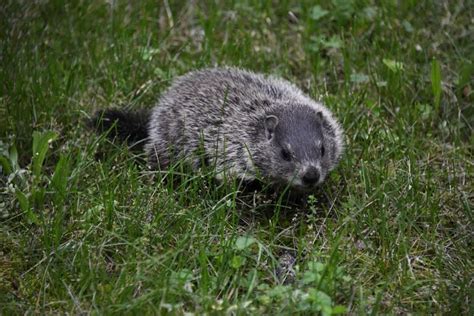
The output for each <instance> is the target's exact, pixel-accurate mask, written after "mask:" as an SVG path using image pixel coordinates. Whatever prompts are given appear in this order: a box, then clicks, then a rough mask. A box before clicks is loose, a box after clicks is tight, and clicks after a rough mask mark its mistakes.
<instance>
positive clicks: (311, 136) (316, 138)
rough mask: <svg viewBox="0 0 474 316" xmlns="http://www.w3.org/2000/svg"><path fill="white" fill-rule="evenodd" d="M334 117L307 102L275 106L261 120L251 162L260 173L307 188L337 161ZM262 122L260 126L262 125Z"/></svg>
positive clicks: (322, 177)
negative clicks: (305, 103)
mask: <svg viewBox="0 0 474 316" xmlns="http://www.w3.org/2000/svg"><path fill="white" fill-rule="evenodd" d="M334 124H335V123H334V120H332V119H331V118H329V117H325V114H323V113H322V112H321V111H317V110H316V109H314V108H313V107H310V106H307V105H299V104H296V105H292V106H288V105H287V106H284V107H279V108H277V109H276V110H273V111H269V113H266V114H265V117H264V118H263V119H262V120H261V129H260V131H262V127H263V131H264V134H265V138H263V137H260V139H261V141H260V144H259V146H258V147H259V152H258V153H254V157H255V158H256V159H255V164H256V165H257V167H259V170H260V171H261V174H262V176H264V177H267V178H270V179H271V180H272V181H274V182H279V183H282V184H290V186H291V187H293V188H297V189H299V190H302V191H310V190H312V189H314V187H316V186H317V185H319V184H321V183H322V182H323V181H324V180H325V178H326V177H327V175H328V172H329V171H330V170H332V169H333V168H334V167H335V165H336V164H337V162H338V160H339V156H340V152H341V144H340V138H338V137H339V135H337V134H336V133H337V132H338V131H336V129H337V128H338V127H337V126H334ZM262 125H263V126H262Z"/></svg>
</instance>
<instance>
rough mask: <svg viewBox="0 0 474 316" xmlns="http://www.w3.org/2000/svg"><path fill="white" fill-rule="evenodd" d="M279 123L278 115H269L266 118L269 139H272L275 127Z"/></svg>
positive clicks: (266, 130) (266, 131)
mask: <svg viewBox="0 0 474 316" xmlns="http://www.w3.org/2000/svg"><path fill="white" fill-rule="evenodd" d="M277 125H278V117H276V116H275V115H268V116H267V117H266V118H265V134H266V136H267V139H269V140H270V139H272V137H273V133H274V132H275V128H276V127H277Z"/></svg>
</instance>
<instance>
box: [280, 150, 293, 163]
mask: <svg viewBox="0 0 474 316" xmlns="http://www.w3.org/2000/svg"><path fill="white" fill-rule="evenodd" d="M281 157H282V158H283V160H286V161H291V153H290V151H289V150H288V149H285V148H283V149H282V150H281Z"/></svg>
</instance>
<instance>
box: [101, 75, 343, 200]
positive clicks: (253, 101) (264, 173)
mask: <svg viewBox="0 0 474 316" xmlns="http://www.w3.org/2000/svg"><path fill="white" fill-rule="evenodd" d="M92 122H93V124H94V126H96V127H98V128H99V129H100V130H101V131H104V130H109V131H110V135H109V136H117V137H119V138H122V139H127V140H128V141H129V142H132V143H136V142H140V141H143V142H144V149H145V151H146V153H147V157H148V163H149V166H150V167H151V168H153V169H160V170H166V168H168V167H169V166H170V164H173V163H175V162H177V161H183V162H184V163H186V164H188V165H189V166H191V167H192V168H193V169H194V170H197V169H199V168H201V167H202V166H203V164H204V165H207V166H211V167H213V168H215V175H216V178H217V179H219V180H224V179H230V178H234V179H235V178H237V179H240V180H243V181H253V180H256V179H258V180H260V181H263V182H264V183H268V184H270V185H275V186H279V187H281V186H287V187H289V188H292V189H296V190H297V191H304V192H308V191H311V190H313V189H314V188H315V187H316V186H317V185H320V184H321V183H322V182H323V181H324V180H325V179H326V177H327V175H328V173H329V171H331V170H332V169H333V168H334V167H335V166H336V165H337V163H338V161H339V159H340V157H341V154H342V152H343V141H342V136H343V131H342V128H341V126H340V124H339V123H338V122H337V121H336V120H335V118H334V116H333V114H332V113H331V112H330V111H329V110H328V109H327V108H326V107H325V106H323V105H322V104H321V103H319V102H315V101H313V100H312V99H311V98H309V97H308V96H306V95H305V94H304V93H303V92H302V91H301V90H300V89H298V88H297V87H296V86H295V85H293V84H291V83H290V82H288V81H286V80H283V79H280V78H276V77H272V76H266V75H263V74H257V73H253V72H250V71H246V70H241V69H236V68H211V69H203V70H197V71H192V72H190V73H188V74H185V75H183V76H181V77H178V78H176V79H175V80H174V81H173V83H172V85H171V87H169V88H168V89H167V90H166V91H165V92H164V93H163V95H162V96H161V97H160V99H159V100H158V103H157V105H156V106H155V107H154V108H152V109H151V110H149V111H146V110H143V111H138V112H132V111H125V110H120V109H106V110H101V111H98V112H97V113H96V115H95V116H94V118H93V119H92Z"/></svg>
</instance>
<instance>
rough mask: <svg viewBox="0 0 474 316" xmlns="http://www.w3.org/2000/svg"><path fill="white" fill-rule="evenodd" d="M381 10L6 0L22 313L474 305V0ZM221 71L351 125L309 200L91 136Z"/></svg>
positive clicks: (354, 1) (14, 263) (4, 250)
mask: <svg viewBox="0 0 474 316" xmlns="http://www.w3.org/2000/svg"><path fill="white" fill-rule="evenodd" d="M376 3H378V2H375V1H370V0H350V1H339V0H332V1H330V2H320V3H319V5H318V4H317V3H314V2H313V1H295V2H293V1H279V2H270V1H267V2H263V1H262V2H260V1H225V2H224V1H217V2H214V1H203V2H201V1H199V2H198V1H191V2H189V1H176V2H175V1H166V0H165V1H141V2H140V3H138V2H137V3H134V2H132V3H127V2H125V1H93V2H90V3H89V2H83V1H68V2H67V3H63V2H62V1H49V2H48V1H46V2H45V1H35V2H29V1H24V2H18V1H5V2H4V3H2V9H1V10H0V15H1V18H0V36H1V37H0V38H1V42H0V47H1V51H0V60H1V69H0V78H2V79H1V85H0V89H1V98H0V137H1V142H0V157H1V158H0V163H1V164H0V165H1V176H0V184H1V186H0V188H1V195H0V227H1V229H0V313H1V314H23V313H41V314H43V313H47V314H53V313H54V314H56V313H72V314H79V313H81V314H83V313H84V314H85V313H87V314H88V313H98V314H103V313H105V314H112V313H139V312H143V313H147V314H151V313H163V314H166V313H169V314H185V313H196V314H202V313H209V314H221V313H222V314H223V313H231V314H257V313H263V314H293V313H303V314H305V313H306V314H312V313H321V314H326V315H328V314H331V313H352V314H407V313H414V314H428V313H430V314H431V313H435V314H451V315H456V314H466V315H468V314H472V313H473V312H474V305H473V304H474V303H473V299H474V290H473V287H474V285H473V282H474V266H473V260H474V258H473V253H474V252H473V249H474V245H473V240H474V238H473V237H474V236H473V231H474V230H473V229H474V226H473V185H472V183H473V180H474V179H473V174H474V164H473V161H474V159H473V158H474V157H473V144H474V138H473V123H474V110H473V109H474V108H473V106H472V104H473V102H474V96H473V93H472V88H473V84H474V82H473V79H472V78H473V77H474V65H473V62H472V61H473V60H474V41H473V40H472V39H473V32H474V28H473V25H472V21H473V18H474V16H473V12H474V5H473V4H472V2H470V1H445V2H441V1H439V2H437V1H383V2H381V3H382V4H376ZM215 65H233V66H239V67H243V68H249V69H252V70H254V71H258V72H266V73H273V74H277V75H280V76H283V77H285V78H287V79H289V80H291V81H293V82H295V83H296V84H297V85H298V86H300V87H301V88H302V89H303V90H304V91H306V92H307V93H308V94H309V95H311V96H312V97H314V98H316V99H322V100H323V101H324V102H325V103H326V104H327V106H328V107H329V108H331V109H332V110H333V111H334V113H335V114H336V116H337V117H338V118H339V119H340V120H341V122H342V124H343V125H344V128H345V130H346V144H347V150H346V154H345V156H344V158H343V160H342V162H341V164H340V166H339V167H338V168H337V170H335V171H334V172H333V173H332V175H331V177H330V179H329V180H328V181H327V183H326V184H325V185H324V186H323V187H322V188H321V189H320V191H318V192H316V193H315V195H314V196H313V197H311V198H310V200H309V203H308V205H306V206H295V205H293V204H291V203H289V202H288V201H286V200H281V199H278V197H274V196H268V195H266V194H263V193H256V194H238V193H237V192H236V190H235V189H236V187H235V186H232V185H228V186H217V185H215V183H213V182H212V181H209V179H207V177H206V174H192V173H187V174H185V175H181V176H180V177H181V181H179V182H178V183H177V184H176V182H175V181H165V178H170V177H174V176H175V175H177V173H178V172H179V171H180V170H178V169H177V170H174V171H173V170H172V171H170V172H169V173H168V174H165V175H154V176H153V175H150V172H147V171H146V168H144V165H143V163H142V162H141V160H140V159H137V158H136V154H135V153H133V152H130V151H128V150H127V148H126V147H124V146H121V145H120V144H112V143H109V142H108V141H106V140H105V139H104V138H103V137H99V136H96V135H94V134H92V133H90V132H89V131H88V130H87V128H86V127H85V125H84V124H83V122H84V120H85V119H86V118H87V117H88V116H89V115H90V113H92V112H93V111H94V110H95V109H99V108H105V107H108V106H112V105H115V106H128V107H131V108H137V109H138V108H143V107H152V106H153V104H154V102H156V99H157V97H158V96H159V94H160V93H161V92H162V91H163V90H164V89H166V87H167V86H168V85H169V83H170V81H171V80H172V78H174V77H175V76H177V75H179V74H183V73H185V72H187V71H189V70H192V69H196V68H202V67H207V66H215ZM33 153H35V154H34V155H33ZM285 253H290V254H292V255H293V256H295V258H296V265H295V271H296V275H295V280H294V282H292V283H290V284H283V283H282V282H281V280H280V279H279V278H278V276H277V272H276V271H277V270H278V266H279V260H280V258H282V257H283V256H284V255H285Z"/></svg>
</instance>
